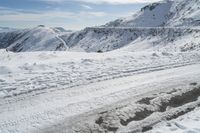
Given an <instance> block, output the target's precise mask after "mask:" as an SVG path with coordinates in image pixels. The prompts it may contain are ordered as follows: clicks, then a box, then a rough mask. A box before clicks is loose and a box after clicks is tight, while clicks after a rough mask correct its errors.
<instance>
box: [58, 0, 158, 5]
mask: <svg viewBox="0 0 200 133" xmlns="http://www.w3.org/2000/svg"><path fill="white" fill-rule="evenodd" d="M55 1H56V0H55ZM63 1H64V0H63ZM75 1H80V2H86V3H93V4H102V3H107V4H134V3H150V2H155V1H158V0H75Z"/></svg>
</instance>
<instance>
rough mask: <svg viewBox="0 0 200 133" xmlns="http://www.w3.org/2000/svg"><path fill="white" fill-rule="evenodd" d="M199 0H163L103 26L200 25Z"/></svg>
mask: <svg viewBox="0 0 200 133" xmlns="http://www.w3.org/2000/svg"><path fill="white" fill-rule="evenodd" d="M199 16H200V1H199V0H164V1H162V2H158V3H153V4H150V5H147V6H145V7H143V8H142V9H141V10H140V11H139V12H137V13H135V14H134V15H133V16H131V17H128V18H122V19H117V20H115V21H112V22H109V23H107V24H106V25H104V26H105V27H160V26H168V27H172V26H173V27H174V26H176V27H177V26H200V17H199Z"/></svg>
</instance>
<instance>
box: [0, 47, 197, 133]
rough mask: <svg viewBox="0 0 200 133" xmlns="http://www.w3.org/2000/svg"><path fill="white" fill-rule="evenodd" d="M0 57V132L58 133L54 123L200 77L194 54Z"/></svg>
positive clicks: (56, 53)
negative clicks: (55, 132) (48, 131)
mask: <svg viewBox="0 0 200 133" xmlns="http://www.w3.org/2000/svg"><path fill="white" fill-rule="evenodd" d="M0 53H1V54H0V62H1V65H0V66H1V68H2V69H1V72H0V82H1V84H0V86H1V87H0V88H1V90H0V100H1V104H0V111H1V114H0V118H1V119H0V132H4V133H10V132H15V133H27V132H43V131H46V130H49V129H51V132H54V130H59V131H58V132H62V128H56V127H57V126H56V125H63V124H59V123H60V122H62V121H68V120H70V119H71V117H76V116H77V115H82V114H85V113H86V112H90V111H91V112H94V111H95V110H96V109H99V108H105V109H109V108H108V107H107V106H110V107H114V106H116V105H115V103H116V102H118V103H123V102H122V101H123V100H125V99H129V98H134V97H135V100H136V99H138V98H140V97H142V96H144V94H145V95H150V94H151V93H152V92H162V91H170V90H171V88H176V87H177V85H178V87H180V86H182V87H183V88H182V90H188V88H187V87H186V88H185V87H184V86H187V85H188V84H189V83H191V82H198V83H199V78H200V77H199V75H200V71H199V67H200V66H199V64H198V63H199V59H200V54H199V53H198V52H188V53H168V54H165V53H162V52H138V53H137V52H126V51H123V50H121V51H113V52H108V53H99V54H98V53H85V52H21V53H12V52H6V51H5V50H1V51H0ZM158 77H159V78H158ZM138 96H139V97H138ZM105 99H106V101H107V102H105ZM135 100H134V101H135ZM80 118H81V117H77V118H76V120H79V119H80ZM88 118H90V117H88ZM92 118H95V117H92ZM68 124H70V123H69V122H67V125H68ZM54 126H55V127H54ZM48 127H52V128H48ZM67 127H68V126H66V127H65V128H67ZM129 128H130V127H129ZM63 130H65V131H66V130H69V132H71V131H72V128H67V129H63ZM120 130H124V128H122V127H120V129H119V131H120Z"/></svg>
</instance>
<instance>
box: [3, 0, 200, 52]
mask: <svg viewBox="0 0 200 133" xmlns="http://www.w3.org/2000/svg"><path fill="white" fill-rule="evenodd" d="M199 16H200V1H199V0H189V1H188V0H176V1H174V0H164V1H162V2H158V3H153V4H149V5H147V6H145V7H143V8H142V9H141V10H140V11H139V12H137V13H136V14H134V15H133V16H131V17H128V18H124V19H118V20H116V21H113V22H110V23H107V24H106V25H104V26H100V27H90V28H85V29H84V30H81V31H78V32H71V31H67V30H65V29H63V28H61V27H56V28H47V27H44V26H42V25H41V26H39V27H36V28H33V29H25V30H18V31H13V32H8V33H0V48H7V49H8V50H11V51H14V52H21V51H55V50H56V51H63V50H66V49H67V50H72V51H86V52H106V51H112V50H116V49H119V48H122V47H124V48H125V49H127V48H128V50H131V51H138V50H149V49H150V50H159V51H169V50H170V51H188V50H199V48H200V43H199V39H198V37H199V36H200V30H199V28H198V26H200V19H199ZM186 38H187V39H186ZM126 46H127V48H126Z"/></svg>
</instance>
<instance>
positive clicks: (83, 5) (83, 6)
mask: <svg viewBox="0 0 200 133" xmlns="http://www.w3.org/2000/svg"><path fill="white" fill-rule="evenodd" d="M81 7H82V8H84V9H88V10H91V9H92V7H91V6H88V5H85V4H82V5H81Z"/></svg>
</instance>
